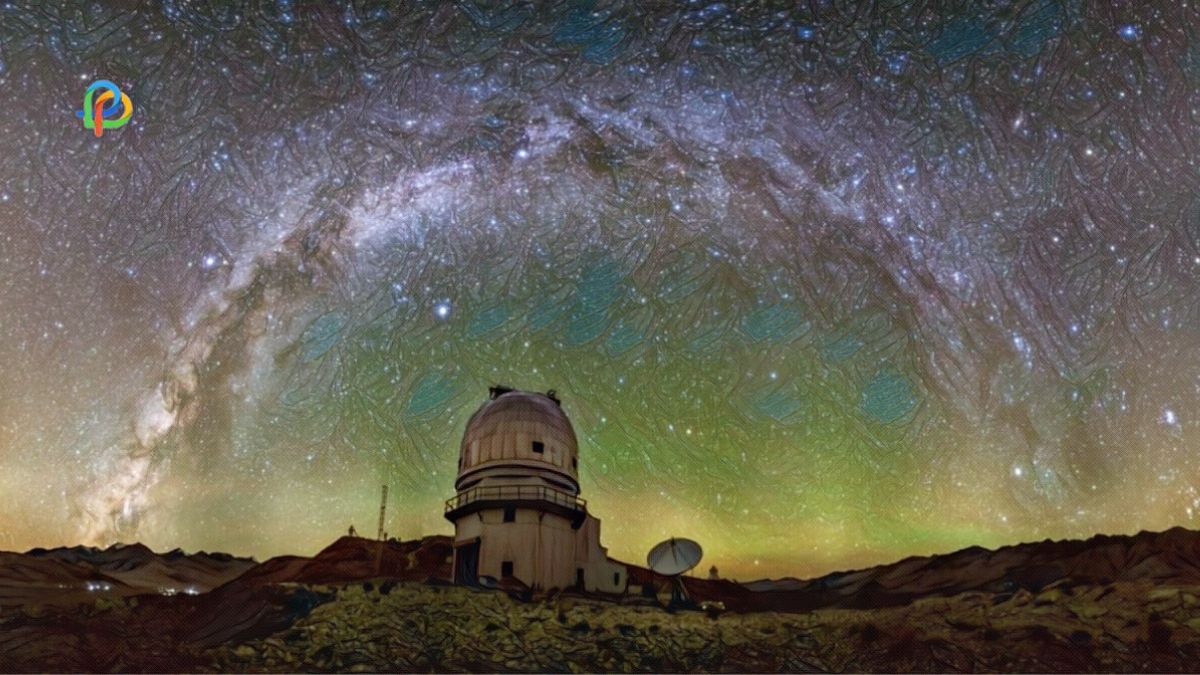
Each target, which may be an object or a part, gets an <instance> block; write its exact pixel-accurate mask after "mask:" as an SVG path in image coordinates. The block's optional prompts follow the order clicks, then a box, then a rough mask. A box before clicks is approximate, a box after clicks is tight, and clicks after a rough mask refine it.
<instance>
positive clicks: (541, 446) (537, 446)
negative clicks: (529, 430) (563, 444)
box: [533, 441, 546, 454]
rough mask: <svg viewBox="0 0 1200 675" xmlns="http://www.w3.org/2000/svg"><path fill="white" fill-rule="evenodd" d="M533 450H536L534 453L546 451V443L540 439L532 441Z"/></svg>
mask: <svg viewBox="0 0 1200 675" xmlns="http://www.w3.org/2000/svg"><path fill="white" fill-rule="evenodd" d="M533 451H534V452H536V453H538V454H541V453H543V452H545V451H546V444H545V443H543V442H541V441H534V442H533Z"/></svg>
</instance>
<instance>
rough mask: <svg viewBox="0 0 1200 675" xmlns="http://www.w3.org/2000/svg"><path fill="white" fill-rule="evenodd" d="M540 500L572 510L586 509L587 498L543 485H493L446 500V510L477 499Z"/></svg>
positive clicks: (451, 509)
mask: <svg viewBox="0 0 1200 675" xmlns="http://www.w3.org/2000/svg"><path fill="white" fill-rule="evenodd" d="M517 500H520V501H542V502H549V503H551V504H556V505H558V506H561V507H564V508H567V509H570V510H572V511H586V510H587V500H586V499H580V498H579V497H576V496H575V495H573V494H571V493H569V492H564V491H562V490H556V489H554V488H550V487H546V486H544V485H493V486H488V487H474V488H471V489H470V490H465V491H463V492H460V493H458V494H457V495H455V496H454V497H452V498H450V499H447V500H446V512H447V513H449V512H450V511H453V510H455V509H460V508H462V507H464V506H466V505H467V504H471V503H474V502H478V501H517Z"/></svg>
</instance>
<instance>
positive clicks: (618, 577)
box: [613, 572, 621, 586]
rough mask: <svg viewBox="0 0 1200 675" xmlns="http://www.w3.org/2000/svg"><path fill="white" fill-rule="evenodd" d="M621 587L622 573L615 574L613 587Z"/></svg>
mask: <svg viewBox="0 0 1200 675" xmlns="http://www.w3.org/2000/svg"><path fill="white" fill-rule="evenodd" d="M620 585H621V573H620V572H613V586H620Z"/></svg>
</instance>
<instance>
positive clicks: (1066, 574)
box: [688, 527, 1200, 611]
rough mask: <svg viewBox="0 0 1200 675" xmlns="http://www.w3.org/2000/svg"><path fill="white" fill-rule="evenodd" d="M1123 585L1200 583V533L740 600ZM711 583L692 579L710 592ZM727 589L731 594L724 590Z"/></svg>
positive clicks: (946, 565)
mask: <svg viewBox="0 0 1200 675" xmlns="http://www.w3.org/2000/svg"><path fill="white" fill-rule="evenodd" d="M1117 581H1125V582H1138V581H1145V582H1152V583H1155V584H1175V585H1194V584H1200V532H1196V531H1194V530H1188V529H1184V528H1182V527H1174V528H1171V529H1169V530H1166V531H1164V532H1144V531H1143V532H1139V533H1137V534H1135V535H1098V536H1095V537H1092V538H1090V539H1086V540H1065V541H1051V540H1049V539H1047V540H1045V541H1040V542H1033V543H1026V544H1017V545H1014V546H1004V547H1002V548H999V549H996V550H994V551H992V550H988V549H985V548H982V547H979V546H972V547H970V548H965V549H962V550H960V551H955V552H954V553H948V554H942V555H932V556H924V557H911V558H905V559H904V560H900V561H898V562H895V563H891V564H888V565H879V566H877V567H870V568H867V569H862V570H854V571H849V572H836V573H833V574H827V575H825V576H822V577H818V578H816V579H809V580H800V579H779V580H761V581H753V582H749V583H747V584H744V585H742V586H741V588H743V589H745V591H746V592H747V593H750V594H751V595H749V596H746V595H745V594H735V595H736V598H735V600H734V602H738V600H739V599H742V600H743V601H748V602H750V603H751V605H752V606H753V608H754V609H773V610H784V611H802V610H807V609H815V608H818V607H842V608H848V609H864V608H875V607H891V606H898V605H904V604H907V603H909V602H911V601H912V600H914V599H917V598H923V597H931V596H953V595H959V594H961V593H967V592H973V591H975V592H984V593H995V594H1008V593H1015V592H1017V591H1019V590H1022V589H1024V590H1027V591H1030V592H1037V591H1040V590H1041V589H1043V588H1046V587H1048V586H1051V585H1055V584H1061V585H1066V586H1104V585H1108V584H1111V583H1114V582H1117ZM711 583H712V582H708V581H707V580H699V579H696V580H692V579H689V580H688V584H689V586H691V585H692V584H695V585H696V586H698V587H699V588H707V584H711ZM721 588H723V589H724V588H726V587H724V586H722V587H721Z"/></svg>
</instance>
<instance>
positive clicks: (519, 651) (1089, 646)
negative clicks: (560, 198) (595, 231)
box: [198, 583, 1200, 672]
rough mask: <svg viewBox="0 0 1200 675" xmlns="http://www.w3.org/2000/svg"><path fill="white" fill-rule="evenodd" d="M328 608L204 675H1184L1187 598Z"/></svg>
mask: <svg viewBox="0 0 1200 675" xmlns="http://www.w3.org/2000/svg"><path fill="white" fill-rule="evenodd" d="M312 590H314V591H316V592H318V593H328V594H330V595H332V596H333V598H334V599H333V600H332V601H330V602H328V603H326V604H323V605H321V606H319V607H317V608H316V609H314V610H313V611H312V613H311V614H309V615H308V616H307V617H306V618H304V619H301V620H300V621H299V622H297V623H296V624H295V625H293V626H292V627H291V628H289V629H287V630H285V631H282V632H280V633H278V634H275V635H272V636H270V637H266V638H262V639H256V640H251V641H248V642H244V643H242V644H238V645H226V646H221V647H218V648H215V649H212V650H208V651H205V652H203V653H202V654H200V655H198V656H199V664H200V667H202V668H206V669H211V670H213V671H251V672H263V671H267V672H285V671H286V672H291V671H313V670H315V671H351V672H374V671H423V672H428V671H431V670H432V671H489V672H491V671H525V672H545V671H560V672H594V671H615V672H650V671H654V672H678V671H711V672H720V671H724V672H783V671H786V672H798V671H876V672H878V671H887V672H906V671H1026V672H1032V671H1036V672H1047V671H1070V672H1076V671H1122V672H1135V671H1136V672H1146V671H1194V670H1195V668H1196V664H1197V663H1200V601H1198V600H1197V597H1198V595H1200V587H1185V588H1179V587H1154V586H1152V585H1148V584H1126V583H1116V584H1109V585H1106V586H1102V587H1088V588H1075V589H1072V588H1069V587H1066V586H1059V587H1054V588H1050V589H1047V590H1044V591H1042V592H1040V593H1038V594H1031V593H1029V592H1027V591H1018V592H1016V593H1012V594H1001V595H988V594H981V593H969V594H963V595H960V596H956V597H953V598H936V599H924V600H918V601H916V602H914V603H912V604H911V605H908V606H905V607H896V608H891V609H885V610H844V609H829V610H818V611H815V612H812V613H807V614H786V613H774V612H762V613H748V614H733V613H726V614H723V615H721V616H720V617H719V618H715V619H714V618H710V617H708V616H706V615H704V614H702V613H699V612H679V613H675V614H669V613H667V612H665V611H664V610H662V609H660V608H657V607H648V606H632V605H616V604H612V603H606V602H600V601H595V600H584V599H579V598H571V597H564V596H559V597H552V598H548V599H543V600H538V601H534V602H529V603H522V602H519V601H516V600H513V599H510V598H509V597H508V596H507V595H505V594H503V593H498V592H489V591H473V590H469V589H465V588H449V587H440V586H429V585H423V584H414V583H404V584H384V585H383V586H379V585H376V584H372V583H368V584H363V585H358V584H356V585H353V586H346V587H314V588H313V589H312Z"/></svg>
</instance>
